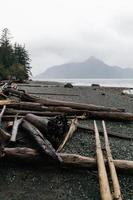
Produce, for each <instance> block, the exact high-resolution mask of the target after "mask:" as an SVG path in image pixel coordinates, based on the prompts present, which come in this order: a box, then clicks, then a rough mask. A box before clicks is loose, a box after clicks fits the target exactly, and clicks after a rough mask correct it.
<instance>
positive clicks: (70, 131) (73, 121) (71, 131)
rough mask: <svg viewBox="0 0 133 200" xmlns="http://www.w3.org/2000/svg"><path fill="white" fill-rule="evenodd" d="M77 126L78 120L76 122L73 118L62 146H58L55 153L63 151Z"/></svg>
mask: <svg viewBox="0 0 133 200" xmlns="http://www.w3.org/2000/svg"><path fill="white" fill-rule="evenodd" d="M77 125H78V120H77V118H75V119H73V120H72V122H71V125H70V128H69V131H68V132H67V134H66V136H65V138H64V140H63V142H62V144H60V146H59V148H58V149H57V152H60V151H61V150H62V149H63V147H64V146H65V144H66V143H67V141H68V140H69V139H70V138H71V137H72V135H73V133H74V132H75V131H76V129H77Z"/></svg>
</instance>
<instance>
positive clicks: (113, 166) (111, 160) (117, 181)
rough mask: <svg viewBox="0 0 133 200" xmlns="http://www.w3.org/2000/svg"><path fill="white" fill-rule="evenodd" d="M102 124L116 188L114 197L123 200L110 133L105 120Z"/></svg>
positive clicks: (114, 188) (111, 173)
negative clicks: (110, 143) (111, 147)
mask: <svg viewBox="0 0 133 200" xmlns="http://www.w3.org/2000/svg"><path fill="white" fill-rule="evenodd" d="M102 126H103V130H104V140H105V148H106V153H107V161H108V165H109V169H110V175H111V178H112V184H113V190H114V192H113V197H114V199H118V200H122V196H121V190H120V185H119V180H118V176H117V173H116V169H115V165H114V162H113V157H112V154H111V149H110V145H109V140H108V134H107V130H106V126H105V122H104V121H102Z"/></svg>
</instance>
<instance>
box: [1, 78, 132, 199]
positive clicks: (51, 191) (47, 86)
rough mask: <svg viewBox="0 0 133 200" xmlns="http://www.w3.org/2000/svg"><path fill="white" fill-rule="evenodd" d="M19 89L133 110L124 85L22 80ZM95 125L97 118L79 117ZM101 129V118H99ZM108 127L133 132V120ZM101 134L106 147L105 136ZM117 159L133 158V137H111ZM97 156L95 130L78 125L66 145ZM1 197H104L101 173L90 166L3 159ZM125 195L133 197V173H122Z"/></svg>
mask: <svg viewBox="0 0 133 200" xmlns="http://www.w3.org/2000/svg"><path fill="white" fill-rule="evenodd" d="M18 88H19V89H24V90H25V91H26V92H28V93H30V94H33V95H37V96H40V97H42V98H43V97H45V98H50V99H57V100H65V101H73V102H81V103H89V104H96V105H103V106H109V107H111V106H112V107H117V108H124V109H125V110H126V111H127V112H131V113H133V95H128V94H123V93H122V91H123V89H124V88H115V87H99V86H74V87H72V88H64V84H63V83H57V82H41V81H32V82H29V83H26V84H18ZM79 123H80V124H81V125H84V126H90V127H93V120H89V119H87V120H79ZM97 124H98V128H99V130H101V129H102V126H101V121H100V120H97ZM106 126H107V131H109V132H112V133H120V134H123V135H133V123H132V122H130V123H125V122H110V121H107V122H106ZM100 137H101V141H102V145H103V148H104V143H103V137H102V136H100ZM109 141H110V144H111V149H112V155H113V158H114V159H122V160H133V141H132V140H130V141H128V140H124V139H119V138H113V137H109ZM63 152H65V153H76V154H80V155H83V156H89V157H95V156H96V154H95V137H94V134H92V132H89V131H87V130H81V129H78V130H77V131H76V133H75V134H74V135H73V137H72V139H71V140H70V141H69V142H68V143H67V144H66V146H65V148H64V149H63ZM0 174H1V176H0V183H1V184H0V199H4V200H29V199H30V200H36V199H37V200H44V199H45V200H53V199H58V200H98V199H100V193H99V183H98V173H97V171H89V170H86V169H59V168H53V167H52V166H51V168H45V167H43V166H37V167H34V168H33V169H32V166H22V165H16V164H14V163H10V164H8V165H7V163H1V165H0ZM118 177H119V182H120V186H121V191H122V196H123V199H125V200H132V199H133V181H132V178H133V174H131V173H130V174H128V173H121V172H119V173H118Z"/></svg>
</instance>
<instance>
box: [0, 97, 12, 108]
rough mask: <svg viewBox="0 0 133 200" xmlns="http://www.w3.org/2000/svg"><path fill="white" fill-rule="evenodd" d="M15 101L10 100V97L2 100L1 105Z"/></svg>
mask: <svg viewBox="0 0 133 200" xmlns="http://www.w3.org/2000/svg"><path fill="white" fill-rule="evenodd" d="M14 102H15V101H14V100H10V99H6V100H0V107H1V106H4V105H8V104H11V103H14Z"/></svg>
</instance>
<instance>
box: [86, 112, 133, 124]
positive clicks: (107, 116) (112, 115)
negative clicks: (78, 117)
mask: <svg viewBox="0 0 133 200" xmlns="http://www.w3.org/2000/svg"><path fill="white" fill-rule="evenodd" d="M86 114H87V117H88V118H89V119H103V120H109V121H123V122H125V121H126V122H132V121H133V113H127V112H126V113H125V112H105V111H103V112H97V111H88V112H87V113H86Z"/></svg>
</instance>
